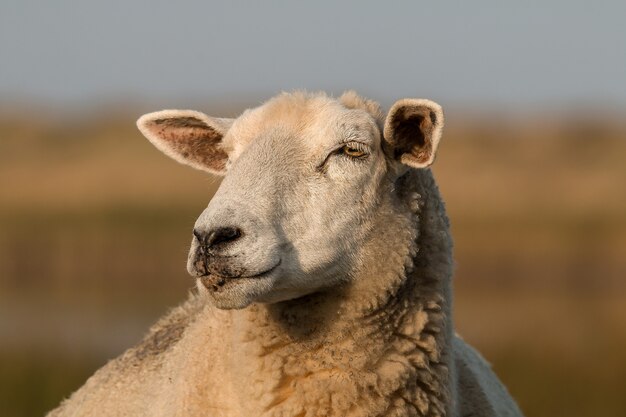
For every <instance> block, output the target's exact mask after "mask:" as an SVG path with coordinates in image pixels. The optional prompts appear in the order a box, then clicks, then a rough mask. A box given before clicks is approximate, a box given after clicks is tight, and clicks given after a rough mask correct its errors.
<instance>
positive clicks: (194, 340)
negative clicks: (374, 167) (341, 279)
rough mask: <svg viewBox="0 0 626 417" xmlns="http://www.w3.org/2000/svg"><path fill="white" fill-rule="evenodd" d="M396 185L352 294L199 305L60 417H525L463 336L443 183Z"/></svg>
mask: <svg viewBox="0 0 626 417" xmlns="http://www.w3.org/2000/svg"><path fill="white" fill-rule="evenodd" d="M397 186H398V189H397V196H398V201H397V207H396V209H397V210H398V212H399V213H404V215H402V216H396V217H395V221H394V222H391V223H389V224H385V225H378V226H379V227H377V228H376V229H375V231H376V236H375V238H373V239H371V240H370V244H369V247H367V248H364V251H363V254H364V255H363V259H362V262H361V268H360V270H359V271H358V273H357V274H356V276H355V277H354V279H353V280H352V281H351V282H352V283H351V284H350V285H345V286H342V287H339V288H333V289H329V290H328V291H325V292H320V293H316V294H312V295H309V296H306V297H303V298H300V299H297V300H291V301H287V302H283V303H278V304H272V305H264V304H254V305H252V306H250V307H248V308H247V309H244V310H218V309H215V308H214V307H212V306H211V305H210V304H208V303H206V302H205V299H204V297H203V295H202V293H200V294H198V295H192V296H191V297H190V298H189V300H188V301H187V302H186V303H185V304H183V305H182V306H181V307H178V308H176V309H175V310H173V311H172V312H171V313H170V314H169V315H168V316H166V317H165V318H163V319H162V320H161V321H159V322H158V323H157V324H156V325H155V326H154V327H153V328H152V329H151V331H150V333H149V334H148V335H147V337H146V338H145V339H144V341H143V342H142V343H141V344H140V345H138V346H136V347H134V348H132V349H130V350H128V351H127V352H126V353H124V354H123V355H122V356H121V357H120V358H118V359H116V360H114V361H112V362H110V363H109V364H107V365H106V366H105V367H104V368H102V369H101V370H99V371H98V372H97V373H96V374H95V375H94V376H93V377H91V378H90V379H89V380H88V381H87V383H86V384H85V385H84V386H83V387H82V388H81V389H80V390H78V391H77V392H76V393H74V394H73V395H72V396H71V398H70V399H68V400H67V401H65V402H64V403H63V404H62V405H61V406H60V407H59V408H58V409H57V410H54V411H52V412H51V413H50V414H49V416H50V417H58V416H95V415H98V416H130V415H145V416H207V415H209V416H215V417H217V416H223V417H227V416H228V417H233V416H267V417H270V416H271V417H280V416H282V417H287V416H291V417H293V416H296V417H316V416H320V417H321V416H326V417H329V416H351V417H357V416H358V417H366V416H368V417H369V416H371V417H374V416H397V417H400V416H461V415H463V416H465V415H473V416H518V415H521V413H520V411H519V410H518V408H517V406H516V405H515V403H514V402H513V400H512V399H511V398H510V397H509V396H508V393H507V392H506V390H505V389H504V387H502V385H501V384H500V383H499V382H498V380H497V378H496V377H495V375H493V373H492V372H491V370H490V369H489V366H488V365H487V364H486V362H485V361H484V360H483V359H482V358H481V357H480V356H479V355H478V354H477V353H476V352H475V351H473V350H472V349H471V348H469V347H468V346H467V345H466V344H465V343H464V342H462V341H461V340H460V339H459V338H457V337H456V336H454V335H453V325H452V318H451V317H452V315H451V288H450V285H451V284H450V279H451V275H452V270H453V261H452V240H451V238H450V233H449V224H448V219H447V217H446V214H445V210H444V206H443V203H442V201H441V199H440V197H439V193H438V190H437V187H436V185H435V182H434V180H433V178H432V174H431V173H430V171H429V170H419V171H418V170H411V171H409V172H408V173H407V174H406V175H405V176H404V177H403V178H402V179H401V180H400V181H399V182H398V185H397ZM384 217H385V216H383V218H384Z"/></svg>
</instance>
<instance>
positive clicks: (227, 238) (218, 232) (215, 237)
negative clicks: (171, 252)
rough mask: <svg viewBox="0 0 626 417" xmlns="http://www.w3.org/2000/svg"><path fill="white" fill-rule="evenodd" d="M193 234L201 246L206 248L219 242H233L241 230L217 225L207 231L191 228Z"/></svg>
mask: <svg viewBox="0 0 626 417" xmlns="http://www.w3.org/2000/svg"><path fill="white" fill-rule="evenodd" d="M193 235H194V236H195V237H196V239H198V242H200V244H201V245H202V246H205V247H207V248H210V247H213V246H217V245H219V244H221V243H227V242H233V241H235V240H237V239H239V237H241V230H240V229H238V228H236V227H218V228H217V229H213V230H209V231H207V232H205V231H203V230H199V229H193Z"/></svg>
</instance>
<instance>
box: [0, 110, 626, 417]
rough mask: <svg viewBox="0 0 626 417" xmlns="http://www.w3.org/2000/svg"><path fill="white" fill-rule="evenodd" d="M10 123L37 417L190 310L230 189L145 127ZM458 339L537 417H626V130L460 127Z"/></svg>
mask: <svg viewBox="0 0 626 417" xmlns="http://www.w3.org/2000/svg"><path fill="white" fill-rule="evenodd" d="M28 116H29V115H28V114H24V115H23V117H16V116H15V115H13V116H12V117H10V118H8V117H4V118H1V117H0V415H3V416H4V415H7V416H35V415H42V414H43V413H44V412H45V410H48V409H50V408H52V407H54V406H55V405H56V404H58V402H59V401H60V400H61V398H62V397H64V396H66V395H68V394H69V393H70V392H71V391H72V390H74V389H75V388H76V387H78V386H80V385H81V384H82V383H83V382H84V380H85V379H86V377H87V376H89V375H91V374H92V373H93V371H94V370H95V369H97V368H98V367H99V366H101V365H102V364H104V363H105V362H106V360H108V359H110V358H112V357H114V356H116V355H117V354H119V353H120V352H122V351H123V350H124V349H125V348H126V347H128V346H130V345H131V344H133V343H134V342H136V341H137V340H139V338H140V337H141V335H142V334H143V332H144V331H146V330H147V328H148V326H149V324H150V323H151V322H153V321H154V320H156V319H157V318H158V317H159V316H160V315H161V314H162V313H163V312H165V310H166V309H167V308H168V307H169V306H172V305H175V304H177V303H178V302H180V301H181V300H182V299H184V297H185V296H186V293H187V291H188V290H189V288H191V287H192V286H193V281H192V280H191V279H190V278H189V277H188V276H187V274H186V272H185V260H186V253H187V249H188V244H189V240H190V238H191V236H190V235H191V227H192V225H193V223H194V221H195V219H196V217H197V215H198V214H199V213H200V212H201V211H202V209H203V208H204V207H205V206H206V204H207V203H208V201H209V200H210V197H211V195H212V193H213V192H214V190H215V189H216V187H217V185H218V181H217V180H216V179H214V178H211V177H207V176H205V175H203V174H201V173H199V172H196V171H193V170H191V169H188V168H186V167H183V166H180V165H177V164H176V163H174V162H173V161H170V160H169V159H168V158H166V157H165V156H163V155H161V154H160V153H159V152H158V151H157V150H156V149H154V148H153V147H152V146H151V145H150V144H149V143H148V142H147V141H145V140H144V139H143V138H142V137H141V136H140V135H139V133H138V132H136V130H135V128H134V119H135V116H136V115H132V114H130V113H128V114H122V115H121V116H120V115H119V114H118V115H109V116H106V117H84V118H81V119H80V120H74V119H69V118H62V117H61V118H58V117H39V118H38V119H37V120H36V121H34V120H32V119H30V118H29V117H28ZM446 129H447V132H446V135H445V137H444V141H443V142H442V145H441V148H440V152H439V157H438V160H437V161H436V163H435V166H434V171H435V174H436V176H437V178H438V181H439V184H440V187H441V190H442V193H443V195H444V198H445V200H446V202H447V207H448V210H449V213H450V217H451V220H452V225H453V233H454V237H455V245H456V246H455V254H456V259H457V272H456V276H455V286H456V293H455V319H456V324H457V329H458V331H459V333H461V334H462V335H463V336H464V338H465V339H466V340H468V341H469V342H470V343H472V344H474V345H476V347H478V348H479V349H480V350H481V351H482V352H483V353H484V354H485V356H486V357H487V358H488V359H489V361H490V362H492V363H493V365H494V367H495V369H496V371H497V372H498V374H499V375H500V376H501V377H502V379H503V380H504V381H505V383H506V385H507V386H508V388H509V390H510V391H511V392H512V394H513V395H514V396H515V398H516V399H517V400H518V401H519V403H520V404H521V406H522V408H523V409H524V410H525V411H526V413H527V415H529V416H553V415H568V416H574V417H576V416H594V415H600V414H607V415H622V414H624V413H626V401H625V400H624V398H626V397H624V395H623V392H622V391H623V387H624V386H626V380H625V379H626V378H625V375H626V355H625V354H624V353H623V352H626V303H625V301H626V282H625V279H624V278H626V256H624V255H625V254H626V215H625V214H626V193H624V184H625V183H626V125H624V122H622V121H620V120H619V119H618V118H615V119H610V120H607V119H606V118H601V117H599V116H597V117H596V116H593V115H591V116H590V115H589V114H587V113H583V114H582V115H581V114H574V115H571V114H570V115H567V114H561V115H547V116H546V115H526V116H525V117H520V118H517V119H513V118H509V119H507V118H495V119H494V118H493V117H487V116H486V115H485V116H479V117H471V118H469V117H463V115H457V117H454V115H452V116H451V115H448V123H447V127H446Z"/></svg>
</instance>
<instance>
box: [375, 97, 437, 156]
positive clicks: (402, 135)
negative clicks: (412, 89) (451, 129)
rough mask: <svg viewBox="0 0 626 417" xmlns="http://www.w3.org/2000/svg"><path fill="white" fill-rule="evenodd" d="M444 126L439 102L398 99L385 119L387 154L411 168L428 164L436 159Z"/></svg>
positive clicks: (384, 133) (384, 134)
mask: <svg viewBox="0 0 626 417" xmlns="http://www.w3.org/2000/svg"><path fill="white" fill-rule="evenodd" d="M442 129H443V110H442V109H441V106H440V105H439V104H437V103H435V102H434V101H430V100H426V99H411V98H405V99H403V100H399V101H397V102H396V103H395V104H394V105H393V106H392V107H391V109H390V110H389V113H388V114H387V119H386V120H385V128H384V132H383V136H384V139H385V143H386V144H387V147H386V149H388V154H389V156H390V157H391V158H392V159H394V160H396V161H398V162H400V163H402V164H404V165H407V166H410V167H412V168H426V167H428V166H429V165H430V164H432V163H433V161H434V160H435V155H436V153H437V146H439V139H441V130H442Z"/></svg>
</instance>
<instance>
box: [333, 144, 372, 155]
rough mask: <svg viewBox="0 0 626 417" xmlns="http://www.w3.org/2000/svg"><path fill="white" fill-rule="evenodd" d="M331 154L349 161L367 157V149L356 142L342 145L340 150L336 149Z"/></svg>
mask: <svg viewBox="0 0 626 417" xmlns="http://www.w3.org/2000/svg"><path fill="white" fill-rule="evenodd" d="M333 153H334V154H337V155H344V156H346V157H347V158H350V159H363V158H366V157H367V156H368V155H369V153H368V152H367V147H366V146H365V145H363V144H362V143H358V142H349V143H344V144H343V146H342V147H341V148H339V149H337V150H336V151H335V152H333Z"/></svg>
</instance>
